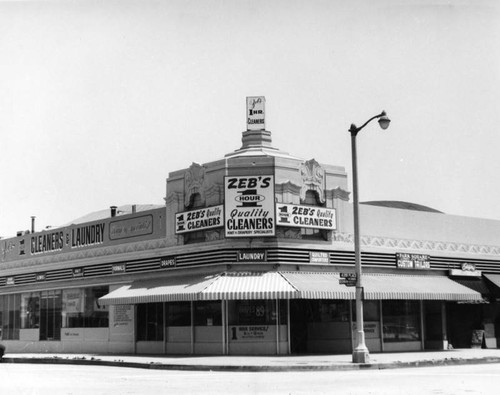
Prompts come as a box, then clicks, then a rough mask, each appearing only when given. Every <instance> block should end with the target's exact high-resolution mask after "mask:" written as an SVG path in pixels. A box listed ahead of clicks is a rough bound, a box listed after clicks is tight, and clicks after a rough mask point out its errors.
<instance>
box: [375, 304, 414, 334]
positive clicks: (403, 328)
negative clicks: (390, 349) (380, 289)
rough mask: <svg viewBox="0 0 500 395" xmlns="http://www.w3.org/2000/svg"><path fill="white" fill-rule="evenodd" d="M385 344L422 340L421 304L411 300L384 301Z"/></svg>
mask: <svg viewBox="0 0 500 395" xmlns="http://www.w3.org/2000/svg"><path fill="white" fill-rule="evenodd" d="M382 314H383V317H382V319H383V324H384V326H383V333H384V342H408V341H418V340H420V304H419V302H418V301H410V300H401V301H399V300H384V301H382Z"/></svg>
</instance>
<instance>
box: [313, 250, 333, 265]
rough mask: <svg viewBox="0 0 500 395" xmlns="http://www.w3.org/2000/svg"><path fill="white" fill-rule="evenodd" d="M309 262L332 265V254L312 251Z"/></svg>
mask: <svg viewBox="0 0 500 395" xmlns="http://www.w3.org/2000/svg"><path fill="white" fill-rule="evenodd" d="M309 262H311V263H330V254H328V252H322V251H311V252H310V253H309Z"/></svg>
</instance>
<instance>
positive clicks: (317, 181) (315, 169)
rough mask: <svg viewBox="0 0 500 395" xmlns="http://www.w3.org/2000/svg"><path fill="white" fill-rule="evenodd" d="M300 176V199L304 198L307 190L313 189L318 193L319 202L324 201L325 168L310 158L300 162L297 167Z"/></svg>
mask: <svg viewBox="0 0 500 395" xmlns="http://www.w3.org/2000/svg"><path fill="white" fill-rule="evenodd" d="M299 172H300V176H301V177H302V189H301V190H300V199H301V200H302V201H304V200H305V198H306V193H307V191H315V192H317V194H318V198H319V201H320V203H325V194H324V192H323V191H324V189H325V170H324V169H323V168H322V167H321V165H320V164H319V163H318V162H317V161H316V160H315V159H311V160H308V161H306V162H304V163H302V164H301V165H300V167H299Z"/></svg>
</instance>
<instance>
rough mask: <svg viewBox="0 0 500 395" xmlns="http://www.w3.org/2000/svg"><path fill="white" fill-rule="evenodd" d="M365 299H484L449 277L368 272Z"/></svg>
mask: <svg viewBox="0 0 500 395" xmlns="http://www.w3.org/2000/svg"><path fill="white" fill-rule="evenodd" d="M363 287H364V296H365V299H371V300H379V299H382V300H383V299H393V300H398V299H402V300H447V301H456V302H483V301H484V300H483V297H482V295H481V294H480V293H479V292H477V291H475V290H473V289H471V288H468V287H465V286H463V285H461V284H459V283H457V282H455V281H453V280H451V279H450V278H448V277H446V276H424V275H399V274H372V273H370V274H366V275H363Z"/></svg>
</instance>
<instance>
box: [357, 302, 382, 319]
mask: <svg viewBox="0 0 500 395" xmlns="http://www.w3.org/2000/svg"><path fill="white" fill-rule="evenodd" d="M379 303H380V302H379V301H378V300H365V301H363V320H364V321H377V322H378V321H380V311H379ZM352 320H353V322H356V302H353V303H352Z"/></svg>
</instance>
